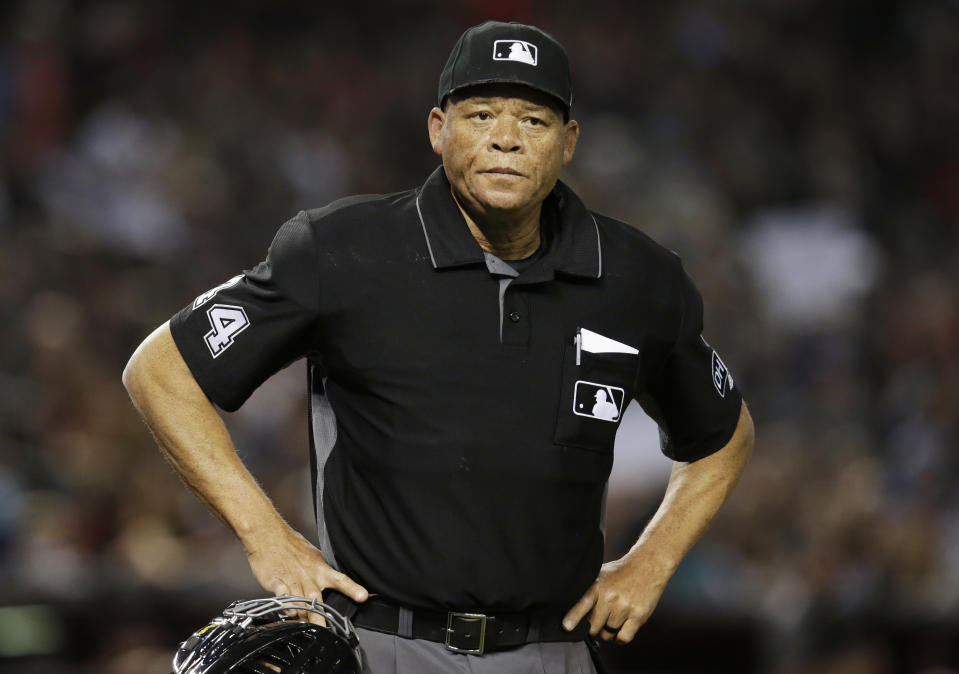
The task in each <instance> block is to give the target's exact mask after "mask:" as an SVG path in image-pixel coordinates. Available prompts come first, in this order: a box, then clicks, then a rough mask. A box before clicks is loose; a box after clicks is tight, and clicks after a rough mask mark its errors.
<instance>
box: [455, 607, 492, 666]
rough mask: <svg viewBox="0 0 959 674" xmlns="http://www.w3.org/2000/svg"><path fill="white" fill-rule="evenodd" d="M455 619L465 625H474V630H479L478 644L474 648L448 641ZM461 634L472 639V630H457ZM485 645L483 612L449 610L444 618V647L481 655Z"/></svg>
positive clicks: (484, 617)
mask: <svg viewBox="0 0 959 674" xmlns="http://www.w3.org/2000/svg"><path fill="white" fill-rule="evenodd" d="M454 619H455V620H457V621H458V622H460V623H465V627H467V628H469V627H473V626H475V628H476V630H477V631H478V632H479V639H478V645H477V646H476V648H462V647H460V646H454V645H453V644H451V643H450V638H451V637H452V636H453V620H454ZM458 634H459V635H461V636H465V637H466V638H468V639H470V640H473V639H474V637H473V632H472V631H470V632H468V633H467V632H459V633H458ZM485 647H486V615H485V614H483V613H458V612H456V611H450V612H449V613H448V614H447V619H446V648H447V649H449V650H451V651H453V652H454V653H466V654H468V655H482V654H483V649H484V648H485Z"/></svg>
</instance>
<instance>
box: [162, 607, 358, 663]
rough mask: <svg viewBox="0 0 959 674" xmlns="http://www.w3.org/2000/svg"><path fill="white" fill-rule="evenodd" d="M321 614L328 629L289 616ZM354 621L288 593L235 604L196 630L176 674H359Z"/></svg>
mask: <svg viewBox="0 0 959 674" xmlns="http://www.w3.org/2000/svg"><path fill="white" fill-rule="evenodd" d="M290 610H297V611H308V612H310V613H316V614H319V615H321V616H323V618H324V619H325V620H326V625H327V626H326V627H321V626H320V625H314V624H312V623H308V622H302V621H298V620H293V619H290V618H288V617H287V612H288V611H290ZM360 671H362V667H361V657H360V646H359V641H358V640H357V638H356V631H355V630H354V629H353V625H352V623H350V621H349V620H348V619H347V618H345V617H344V616H343V615H342V614H340V613H339V612H338V611H336V609H334V608H332V607H331V606H329V605H327V604H324V603H322V602H319V601H316V600H315V599H306V598H305V597H294V596H291V595H288V594H284V595H280V596H278V597H269V598H266V599H252V600H249V601H235V602H233V603H232V604H230V605H229V606H228V607H227V608H226V610H224V611H223V614H222V615H220V616H218V617H216V618H214V619H213V621H212V622H211V623H210V624H209V625H207V626H206V627H203V628H202V629H199V630H197V631H196V632H194V633H193V634H192V635H191V636H190V638H189V639H187V640H186V641H184V642H183V643H182V644H180V648H179V649H178V650H177V652H176V655H174V656H173V674H227V673H229V674H354V673H355V674H358V673H359V672H360Z"/></svg>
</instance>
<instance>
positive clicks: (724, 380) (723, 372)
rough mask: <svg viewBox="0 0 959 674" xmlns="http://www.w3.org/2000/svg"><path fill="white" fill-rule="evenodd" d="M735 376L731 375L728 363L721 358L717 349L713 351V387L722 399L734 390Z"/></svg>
mask: <svg viewBox="0 0 959 674" xmlns="http://www.w3.org/2000/svg"><path fill="white" fill-rule="evenodd" d="M733 385H734V383H733V376H732V375H731V374H730V373H729V368H728V367H726V363H724V362H723V359H722V358H720V357H719V354H718V353H716V351H715V349H714V350H713V386H715V387H716V392H717V393H719V395H720V397H721V398H725V397H726V391H732V390H733Z"/></svg>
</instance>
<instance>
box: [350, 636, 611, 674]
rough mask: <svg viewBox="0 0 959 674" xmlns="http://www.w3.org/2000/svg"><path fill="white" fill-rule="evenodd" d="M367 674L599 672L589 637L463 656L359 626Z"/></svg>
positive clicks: (437, 645) (573, 673) (440, 645)
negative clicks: (589, 644) (587, 640)
mask: <svg viewBox="0 0 959 674" xmlns="http://www.w3.org/2000/svg"><path fill="white" fill-rule="evenodd" d="M356 634H357V636H358V637H359V638H360V646H361V647H362V649H363V665H364V667H363V672H364V674H447V673H449V672H453V673H461V674H596V668H595V667H593V661H592V658H591V657H590V654H589V648H588V647H587V646H586V643H585V642H583V641H561V642H556V643H535V644H527V645H525V646H520V647H518V648H512V649H510V650H508V651H498V652H495V653H485V654H483V655H463V654H461V653H453V652H452V651H449V650H447V649H446V646H444V645H443V644H438V643H434V642H432V641H424V640H423V639H404V638H403V637H398V636H395V635H392V634H383V633H381V632H374V631H372V630H366V629H362V628H357V630H356Z"/></svg>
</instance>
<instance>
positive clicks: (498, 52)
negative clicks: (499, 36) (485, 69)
mask: <svg viewBox="0 0 959 674" xmlns="http://www.w3.org/2000/svg"><path fill="white" fill-rule="evenodd" d="M493 60H494V61H519V62H520V63H528V64H529V65H531V66H535V65H536V63H537V61H538V60H539V50H538V49H537V48H536V45H535V44H532V43H531V42H526V41H525V40H497V41H496V42H494V43H493Z"/></svg>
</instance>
